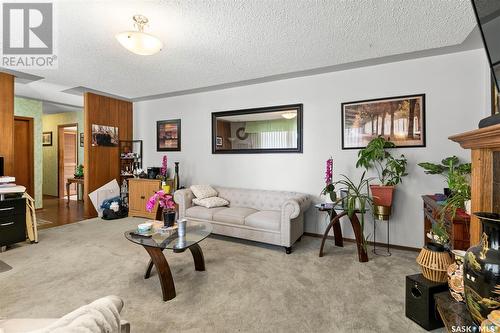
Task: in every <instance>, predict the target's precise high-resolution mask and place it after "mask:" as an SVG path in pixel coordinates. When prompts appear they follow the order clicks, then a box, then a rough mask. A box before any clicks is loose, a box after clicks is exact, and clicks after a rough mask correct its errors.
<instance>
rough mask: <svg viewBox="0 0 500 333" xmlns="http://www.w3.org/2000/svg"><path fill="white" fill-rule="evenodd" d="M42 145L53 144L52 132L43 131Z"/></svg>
mask: <svg viewBox="0 0 500 333" xmlns="http://www.w3.org/2000/svg"><path fill="white" fill-rule="evenodd" d="M42 146H52V132H43V133H42Z"/></svg>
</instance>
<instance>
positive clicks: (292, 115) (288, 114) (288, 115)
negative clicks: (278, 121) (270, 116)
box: [281, 111, 297, 119]
mask: <svg viewBox="0 0 500 333" xmlns="http://www.w3.org/2000/svg"><path fill="white" fill-rule="evenodd" d="M281 116H282V117H283V118H285V119H293V118H295V117H297V112H296V111H292V112H285V113H283V114H282V115H281Z"/></svg>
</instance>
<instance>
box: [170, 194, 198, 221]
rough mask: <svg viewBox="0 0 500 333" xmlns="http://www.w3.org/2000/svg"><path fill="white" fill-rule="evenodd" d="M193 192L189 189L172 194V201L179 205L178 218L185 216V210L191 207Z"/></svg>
mask: <svg viewBox="0 0 500 333" xmlns="http://www.w3.org/2000/svg"><path fill="white" fill-rule="evenodd" d="M193 198H194V195H193V192H191V190H190V189H182V190H177V191H175V192H174V201H175V203H176V204H178V205H179V218H183V217H185V216H186V209H188V208H189V207H191V206H192V205H193Z"/></svg>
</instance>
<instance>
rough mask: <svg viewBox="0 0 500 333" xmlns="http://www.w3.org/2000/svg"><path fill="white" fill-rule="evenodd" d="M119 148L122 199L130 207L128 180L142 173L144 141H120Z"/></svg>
mask: <svg viewBox="0 0 500 333" xmlns="http://www.w3.org/2000/svg"><path fill="white" fill-rule="evenodd" d="M118 147H119V157H118V158H119V160H120V162H119V165H120V180H119V184H120V187H121V191H120V192H121V198H122V201H123V204H124V205H125V206H128V201H129V200H128V188H129V184H128V180H129V179H132V178H134V177H137V175H139V173H141V172H142V140H120V141H119V143H118Z"/></svg>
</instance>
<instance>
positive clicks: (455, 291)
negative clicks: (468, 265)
mask: <svg viewBox="0 0 500 333" xmlns="http://www.w3.org/2000/svg"><path fill="white" fill-rule="evenodd" d="M451 252H452V253H453V254H454V255H455V262H454V263H453V264H451V265H450V266H448V287H449V288H450V294H451V296H452V297H453V298H454V299H455V300H456V301H457V302H464V301H465V296H464V276H463V269H464V256H465V251H461V250H453V251H451Z"/></svg>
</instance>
